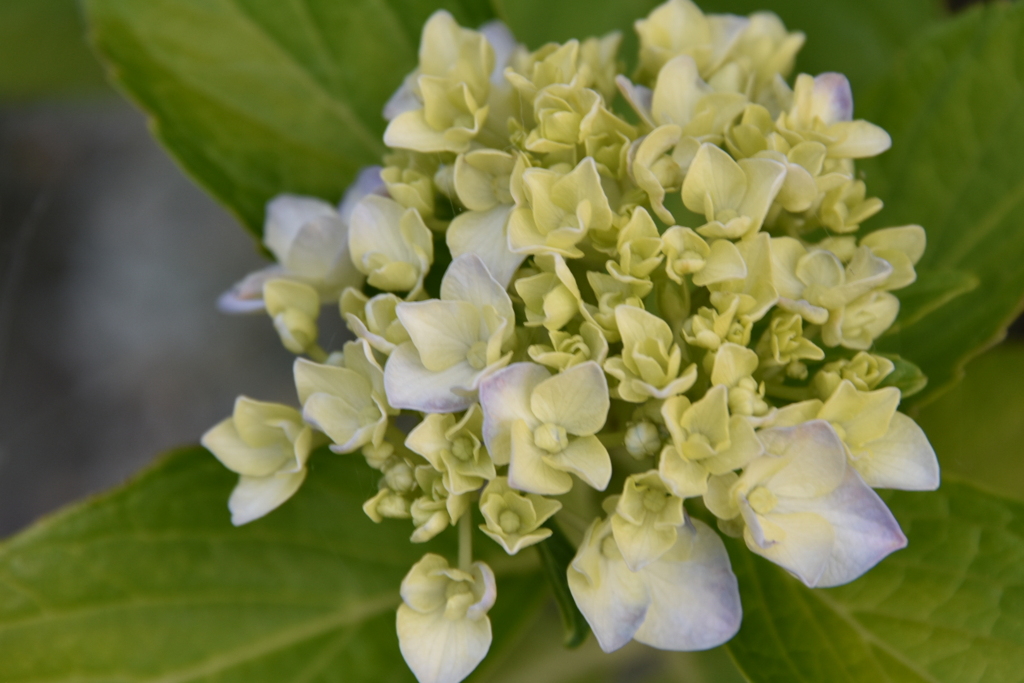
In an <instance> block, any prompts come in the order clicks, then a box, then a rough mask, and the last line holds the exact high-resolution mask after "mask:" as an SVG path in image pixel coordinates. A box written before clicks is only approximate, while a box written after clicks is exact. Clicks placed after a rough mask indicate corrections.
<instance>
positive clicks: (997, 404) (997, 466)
mask: <svg viewBox="0 0 1024 683" xmlns="http://www.w3.org/2000/svg"><path fill="white" fill-rule="evenodd" d="M917 421H918V424H920V425H921V427H923V428H924V430H925V433H926V434H928V439H929V440H930V441H931V442H932V446H934V447H935V452H936V453H938V455H939V461H940V462H941V463H942V468H943V470H944V471H945V472H953V473H954V474H956V475H957V476H960V477H964V478H966V479H970V480H971V481H974V482H978V483H979V484H982V485H984V486H985V487H986V488H988V489H991V490H993V491H996V492H998V493H1001V494H1003V495H1006V496H1010V497H1013V498H1017V499H1018V500H1024V346H1022V345H1021V344H1020V343H1019V342H1008V343H1006V344H1003V345H1002V346H998V347H996V348H994V349H992V350H991V351H989V352H988V353H985V354H984V355H982V356H981V357H979V358H977V359H976V360H974V361H972V362H971V364H970V365H968V366H967V375H966V376H965V377H964V381H963V382H961V383H960V384H958V385H957V386H955V387H954V388H953V389H952V390H951V391H949V393H947V394H945V395H943V396H942V397H941V398H939V399H938V400H937V401H935V402H934V403H931V404H929V405H928V406H927V407H925V408H924V409H923V410H922V411H921V413H920V415H918V416H917Z"/></svg>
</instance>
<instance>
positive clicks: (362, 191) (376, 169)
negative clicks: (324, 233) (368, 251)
mask: <svg viewBox="0 0 1024 683" xmlns="http://www.w3.org/2000/svg"><path fill="white" fill-rule="evenodd" d="M380 172H381V167H380V166H364V167H363V168H361V169H359V173H358V174H356V179H355V181H353V183H352V184H351V185H349V186H348V189H347V190H345V194H344V196H343V197H342V198H341V202H340V203H339V204H338V214H339V215H340V216H341V220H342V221H344V223H345V225H351V224H352V212H353V211H355V209H356V205H357V204H358V203H359V202H361V201H362V200H363V197H365V196H367V195H371V194H375V195H379V196H381V197H387V196H388V188H387V185H385V184H384V181H383V180H382V179H381V177H380Z"/></svg>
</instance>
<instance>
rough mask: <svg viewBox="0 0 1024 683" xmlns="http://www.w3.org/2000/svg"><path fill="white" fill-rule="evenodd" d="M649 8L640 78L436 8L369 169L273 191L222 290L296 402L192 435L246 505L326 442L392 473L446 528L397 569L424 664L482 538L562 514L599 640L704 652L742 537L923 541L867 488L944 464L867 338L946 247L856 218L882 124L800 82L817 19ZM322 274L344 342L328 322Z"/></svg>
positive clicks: (436, 654)
mask: <svg viewBox="0 0 1024 683" xmlns="http://www.w3.org/2000/svg"><path fill="white" fill-rule="evenodd" d="M636 31H637V34H638V36H639V55H638V57H639V59H638V63H639V66H638V68H637V70H636V71H635V72H634V73H632V74H625V73H622V72H621V68H622V67H621V64H622V61H621V60H620V58H619V55H618V49H619V47H620V45H621V36H620V35H618V34H611V35H608V36H604V37H599V38H587V39H585V40H582V41H579V40H570V41H568V42H566V43H564V44H555V43H552V44H548V45H545V46H542V47H541V48H539V49H537V50H535V51H530V50H528V49H527V48H526V47H524V46H522V45H519V44H517V42H516V40H515V38H514V37H513V36H512V34H511V33H510V32H509V31H508V29H507V28H506V27H504V26H503V25H501V24H500V23H493V22H492V23H490V24H487V25H485V26H483V27H480V28H479V29H478V30H477V29H473V28H467V27H462V26H459V25H458V24H457V23H456V21H455V19H454V18H453V17H452V16H451V15H450V14H448V13H447V12H444V11H439V12H437V13H435V14H434V15H433V16H432V17H431V18H430V19H429V20H428V22H427V24H426V25H425V27H424V29H423V34H422V39H421V45H420V51H419V63H418V66H417V68H416V69H415V70H414V71H413V72H412V73H411V74H409V75H408V76H407V77H406V79H405V82H404V83H403V85H402V87H401V88H400V89H399V90H398V92H396V93H395V95H394V96H393V97H392V98H391V100H390V101H389V102H388V104H387V106H386V108H385V111H384V116H385V118H386V119H387V120H388V122H389V123H388V125H387V130H386V133H385V134H384V143H385V144H386V145H387V146H388V147H389V148H391V149H390V151H389V153H388V154H387V156H386V157H385V158H384V159H382V160H381V161H382V166H379V167H373V168H370V169H367V170H366V171H365V172H364V173H363V174H361V175H360V177H359V179H358V180H357V181H356V183H355V184H354V185H353V187H352V189H351V190H350V191H349V192H348V193H347V194H346V196H345V198H344V200H343V201H342V202H341V204H340V205H339V206H338V207H337V208H335V207H334V206H333V205H332V204H330V203H329V202H327V201H325V200H323V199H317V198H308V197H296V196H292V195H282V196H280V197H277V198H275V199H273V200H272V201H271V202H270V203H269V204H268V206H267V219H266V220H267V225H266V231H265V234H266V238H265V240H266V245H267V247H268V249H269V250H270V251H271V252H272V253H273V254H274V256H275V257H276V259H277V264H276V265H274V266H272V267H270V268H268V269H265V270H263V271H260V272H258V273H254V274H253V275H251V276H249V277H248V278H246V279H245V280H243V281H242V282H241V283H239V285H237V286H236V287H235V288H233V289H232V291H231V292H229V293H228V294H226V295H225V296H224V298H223V299H222V307H223V308H225V309H226V310H231V311H236V312H242V311H252V310H263V311H266V313H267V314H269V316H270V317H271V319H272V321H273V324H274V326H275V328H276V329H277V331H278V333H279V334H280V336H281V339H282V342H283V344H284V345H285V347H286V348H287V349H288V350H290V351H292V352H293V353H295V354H296V355H299V356H305V357H302V358H299V359H298V360H297V361H296V363H295V383H296V390H297V394H298V397H297V398H298V402H299V404H300V406H301V409H295V408H289V407H287V406H282V405H277V404H265V403H260V402H257V401H253V400H251V399H246V398H240V399H239V400H238V403H237V404H236V406H235V412H234V414H233V415H232V417H230V418H228V419H227V420H225V421H224V422H222V423H220V424H219V425H217V426H215V427H214V428H213V429H211V430H210V431H209V432H208V433H207V434H206V435H205V437H204V439H203V443H204V445H206V446H207V448H208V449H209V450H210V451H211V452H213V454H214V455H215V456H216V457H217V458H218V459H219V460H220V461H221V462H223V463H224V465H225V466H226V467H228V468H229V469H231V470H233V471H234V472H237V473H238V474H239V475H240V479H239V484H238V486H237V487H236V489H235V491H234V493H233V494H232V496H231V500H230V502H229V507H230V509H231V512H232V519H233V521H234V522H235V523H236V524H245V523H248V522H251V521H253V520H255V519H257V518H259V517H261V516H263V515H265V514H268V513H270V512H271V511H272V510H273V509H274V508H276V507H277V506H279V505H281V504H283V503H284V502H285V501H286V500H287V499H288V498H289V497H290V496H292V495H294V494H296V492H298V491H299V490H300V487H301V485H302V482H303V480H304V478H305V476H306V471H307V470H306V463H307V460H308V459H309V458H310V455H311V453H312V452H313V450H314V448H315V447H316V446H317V445H318V444H319V443H321V442H323V443H327V444H329V446H330V448H329V450H330V451H333V453H334V454H335V455H329V454H326V453H325V454H323V455H321V454H320V453H318V454H316V456H315V457H359V455H360V454H361V456H362V457H363V458H364V459H365V460H366V464H367V466H368V467H369V468H371V469H372V470H375V471H376V472H377V478H378V485H377V490H376V493H375V494H373V495H369V494H368V500H367V501H366V503H365V505H364V508H363V509H364V511H365V512H366V513H367V515H368V516H369V517H370V518H371V519H372V520H373V521H374V522H378V523H381V524H401V523H405V522H403V521H402V520H409V521H410V522H411V524H412V529H411V538H410V541H411V542H413V543H421V542H425V541H427V540H429V539H432V538H434V537H436V536H438V535H441V534H446V533H455V534H457V538H458V544H459V552H458V557H457V558H446V557H442V556H440V555H438V554H435V553H427V554H426V555H425V556H424V557H423V559H421V560H420V561H419V562H417V563H416V564H415V565H414V566H413V567H412V568H411V569H410V570H409V573H408V575H407V576H406V578H405V580H404V581H403V582H402V584H401V587H400V594H401V599H402V604H401V606H400V607H399V608H398V613H397V621H396V623H397V633H398V641H399V644H400V649H401V652H402V655H403V656H404V657H405V660H406V662H408V664H409V666H410V668H411V669H412V671H413V673H414V674H415V675H416V677H417V678H418V679H419V680H420V681H421V683H458V681H461V680H462V679H464V678H465V677H466V676H468V675H469V674H470V673H471V672H472V671H473V670H474V668H475V667H476V666H477V665H478V664H479V663H480V662H481V661H482V660H483V658H484V657H485V656H486V654H487V651H488V648H489V647H490V644H491V639H492V635H491V626H490V620H489V617H488V610H490V608H491V607H492V606H493V605H494V604H495V602H496V601H499V600H501V599H502V596H501V592H500V586H499V583H500V578H499V577H496V575H495V572H494V571H492V569H491V568H490V567H489V566H488V564H487V562H486V561H485V559H484V558H488V557H493V556H495V555H496V554H507V555H522V554H529V553H532V552H534V550H532V549H531V548H533V547H534V546H538V545H541V544H545V543H550V542H553V540H554V539H553V538H552V537H553V536H554V535H555V534H556V532H557V533H558V534H559V536H558V537H559V538H561V537H563V536H564V537H567V538H568V539H569V540H570V541H571V542H572V543H574V544H575V546H576V549H577V550H576V554H575V557H574V558H573V559H572V561H571V562H569V563H568V566H563V567H561V568H560V571H564V572H565V580H566V581H567V583H568V586H569V590H570V592H571V595H572V598H573V599H574V600H575V602H576V605H577V606H578V608H579V610H580V612H581V613H582V615H583V616H584V618H585V619H586V621H587V623H588V624H589V625H590V628H591V629H592V631H593V632H594V635H595V637H596V639H597V641H598V643H599V644H600V646H601V648H603V649H604V650H605V651H609V652H610V651H612V650H615V649H617V648H619V647H622V646H623V645H625V644H626V643H628V642H629V641H630V640H636V641H639V642H641V643H645V644H647V645H650V646H652V647H656V648H661V649H668V650H701V649H707V648H711V647H715V646H717V645H720V644H721V643H723V642H725V641H727V640H728V639H729V638H731V637H732V636H733V635H734V634H735V633H736V632H737V630H738V629H739V626H740V623H741V620H742V610H741V603H740V594H739V586H738V583H737V580H736V577H735V576H734V574H733V572H732V570H731V567H730V563H729V555H728V554H727V553H726V549H725V543H724V541H723V539H722V535H725V536H731V537H735V538H741V539H743V543H744V544H745V545H746V548H747V549H748V550H749V551H750V552H753V553H755V554H758V555H760V556H762V557H764V558H766V559H767V560H769V561H771V562H774V563H776V564H778V565H779V566H781V567H783V568H785V569H786V570H787V571H788V572H790V573H791V574H792V575H794V576H795V577H797V578H798V579H799V580H800V581H802V582H804V583H805V584H806V585H808V586H810V587H818V586H835V585H840V584H843V583H847V582H849V581H852V580H854V579H855V578H857V577H858V576H860V575H862V574H863V573H864V572H866V571H869V570H870V569H871V568H872V567H873V566H874V565H875V564H876V563H878V562H879V561H880V560H882V559H883V558H884V557H886V556H887V555H888V554H889V553H892V552H894V551H896V550H898V549H899V548H901V547H903V546H904V545H905V544H906V542H907V541H906V537H905V536H904V535H903V533H902V531H901V530H900V527H899V525H898V523H897V522H896V520H895V519H894V518H893V516H892V514H891V513H890V512H889V510H888V509H887V508H886V505H885V503H884V502H883V500H882V498H880V497H879V496H878V495H877V494H876V493H875V491H874V489H875V488H896V489H905V490H917V491H924V490H931V489H935V488H936V487H937V486H938V483H939V469H938V463H937V460H936V458H935V453H934V451H933V450H932V448H931V446H930V445H929V443H928V440H927V438H926V437H925V435H924V433H923V432H922V431H921V429H920V428H919V427H918V426H917V425H916V424H915V423H914V421H913V420H912V419H911V418H910V417H908V416H907V415H905V414H903V413H901V412H899V405H900V401H901V399H902V398H903V393H902V391H903V389H906V388H907V387H903V388H901V385H900V384H899V383H898V382H897V381H896V380H895V377H894V370H895V367H896V364H895V362H894V361H895V360H896V359H893V358H889V357H886V356H884V355H881V354H879V353H878V352H877V351H876V350H875V342H876V341H877V340H878V338H879V337H880V336H881V335H883V334H884V333H885V332H886V331H887V330H888V329H889V328H890V327H891V326H892V324H893V322H894V321H895V319H896V317H897V315H898V313H899V305H900V303H899V299H898V298H897V296H896V295H894V294H893V292H894V291H898V290H900V289H902V288H903V287H906V286H907V285H909V284H911V283H913V282H914V281H915V279H916V272H915V265H916V264H917V262H918V261H919V260H920V258H921V256H922V254H923V253H924V250H925V248H926V236H925V232H924V230H923V229H922V228H921V227H919V226H914V225H910V226H899V227H892V228H886V229H881V230H875V231H873V232H870V233H868V232H866V231H865V230H863V229H862V228H861V224H862V223H863V222H864V221H865V220H866V219H867V218H869V217H870V216H872V215H874V214H876V213H877V212H878V211H879V210H880V209H881V208H882V206H881V202H880V201H878V200H877V199H875V198H873V197H871V196H869V195H868V194H867V185H866V183H865V179H864V178H862V177H861V176H860V175H858V173H857V170H856V161H857V160H859V159H863V158H867V157H871V156H875V155H877V154H880V153H882V152H884V151H885V150H886V149H888V147H889V146H890V144H891V141H890V139H889V136H888V134H887V133H885V131H883V130H882V129H881V128H879V127H878V126H875V125H874V124H871V123H869V122H867V121H862V120H856V119H854V118H853V94H852V92H851V89H850V85H849V82H848V81H847V80H846V78H845V77H844V76H842V75H841V74H834V73H827V74H819V75H817V76H812V75H808V74H799V75H797V76H796V77H795V78H792V79H791V76H792V74H791V73H790V72H791V70H792V68H793V65H794V61H795V57H796V53H797V52H798V50H799V49H800V47H801V46H802V44H803V42H804V36H803V34H801V33H794V32H790V31H788V30H787V29H786V27H785V26H784V25H783V23H782V22H781V21H780V20H779V18H778V17H776V16H775V15H774V14H772V13H770V12H760V13H756V14H753V15H751V16H749V17H738V16H732V15H714V14H705V13H703V12H702V11H701V10H700V9H699V8H698V7H697V6H696V5H694V4H693V3H692V2H690V1H689V0H669V1H668V2H666V3H665V4H663V5H661V6H660V7H657V8H655V9H654V10H653V11H652V12H651V14H650V15H649V16H648V17H647V18H644V19H640V20H639V21H637V22H636ZM619 97H622V98H623V100H624V101H623V102H616V99H617V98H619ZM332 199H333V198H332ZM335 302H337V305H338V307H339V309H338V310H339V311H340V314H341V316H342V318H343V320H344V321H345V324H346V325H347V327H348V329H349V331H350V332H351V333H352V337H353V338H354V340H353V341H347V342H345V343H343V344H341V348H340V349H324V348H322V347H321V346H320V339H319V325H318V318H319V316H320V314H321V306H322V305H324V304H332V305H333V304H334V303H335ZM900 362H901V363H906V361H902V360H901V361H900ZM695 499H700V500H695ZM715 525H717V527H718V528H717V530H716V529H715V528H714V527H715ZM452 527H457V528H458V531H457V532H455V531H454V530H452ZM476 530H479V531H482V533H483V535H479V536H478V538H479V539H480V541H482V542H484V543H488V544H489V543H490V541H493V542H494V544H493V545H492V546H491V547H490V548H489V549H488V550H485V551H482V552H481V551H480V549H479V547H478V548H477V549H476V550H477V555H476V556H474V548H473V543H472V539H473V536H474V534H475V533H476ZM541 547H543V546H541ZM740 547H741V546H740ZM398 590H399V587H397V586H396V591H398Z"/></svg>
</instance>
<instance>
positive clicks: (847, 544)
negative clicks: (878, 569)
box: [808, 468, 907, 588]
mask: <svg viewBox="0 0 1024 683" xmlns="http://www.w3.org/2000/svg"><path fill="white" fill-rule="evenodd" d="M814 511H815V512H816V513H817V514H818V515H820V516H821V517H822V518H824V519H825V520H826V521H827V522H828V523H829V524H831V525H832V529H833V532H834V534H835V542H834V546H833V548H832V553H831V555H830V557H829V560H828V563H827V565H826V566H825V569H824V571H823V572H822V574H821V576H820V577H819V578H818V580H817V582H814V583H808V585H809V586H811V587H812V588H814V587H819V588H827V587H829V586H840V585H842V584H844V583H849V582H850V581H853V580H854V579H856V578H857V577H859V576H860V575H862V574H863V573H864V572H866V571H867V570H869V569H871V568H872V567H874V566H875V565H876V564H878V562H879V561H880V560H882V558H884V557H885V556H886V555H888V554H889V553H891V552H893V551H896V550H899V549H900V548H903V547H904V546H906V545H907V537H906V536H904V535H903V531H901V530H900V525H899V523H898V522H897V521H896V518H895V517H893V516H892V513H891V512H890V511H889V508H887V507H886V506H885V503H883V502H882V499H881V498H879V497H878V494H876V493H875V492H874V491H872V490H871V489H870V488H869V487H868V485H867V484H865V483H864V481H863V480H862V479H861V478H860V475H858V474H857V472H856V471H855V470H854V469H853V468H849V469H847V474H846V477H845V478H844V479H843V483H842V484H841V485H840V486H839V488H837V489H836V490H835V491H833V492H832V494H831V495H829V496H826V497H824V498H820V499H817V500H816V501H815V504H814Z"/></svg>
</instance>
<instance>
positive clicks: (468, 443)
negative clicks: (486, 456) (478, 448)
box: [452, 436, 475, 462]
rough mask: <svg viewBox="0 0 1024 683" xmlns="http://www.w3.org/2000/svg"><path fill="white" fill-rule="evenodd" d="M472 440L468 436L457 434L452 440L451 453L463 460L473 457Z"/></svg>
mask: <svg viewBox="0 0 1024 683" xmlns="http://www.w3.org/2000/svg"><path fill="white" fill-rule="evenodd" d="M474 450H475V449H474V448H473V440H472V439H470V438H469V437H468V436H458V437H456V438H455V441H452V455H454V456H455V457H456V458H458V459H459V460H462V461H463V462H465V461H466V460H469V459H470V458H472V457H473V451H474Z"/></svg>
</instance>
